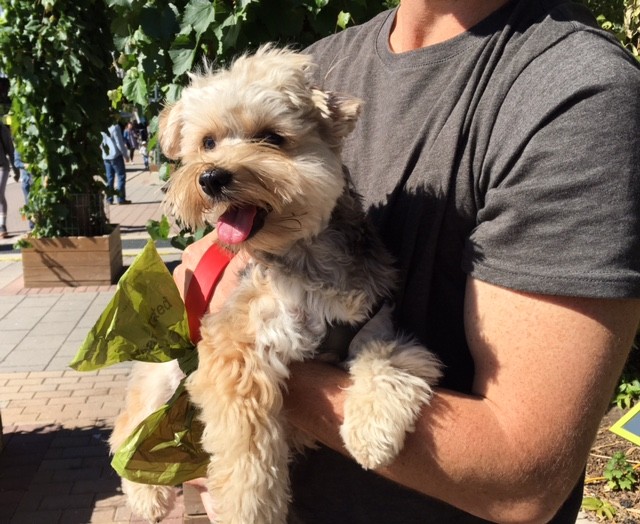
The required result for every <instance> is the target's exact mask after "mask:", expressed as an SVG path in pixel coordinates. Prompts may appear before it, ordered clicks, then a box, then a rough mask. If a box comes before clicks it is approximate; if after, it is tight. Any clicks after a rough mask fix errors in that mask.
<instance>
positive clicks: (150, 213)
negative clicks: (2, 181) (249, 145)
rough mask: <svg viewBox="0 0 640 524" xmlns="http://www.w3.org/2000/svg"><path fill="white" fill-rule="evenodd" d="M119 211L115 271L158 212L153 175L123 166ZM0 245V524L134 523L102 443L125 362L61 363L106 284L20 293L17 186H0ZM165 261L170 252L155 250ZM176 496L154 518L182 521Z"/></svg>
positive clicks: (94, 313)
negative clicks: (2, 202) (1, 195)
mask: <svg viewBox="0 0 640 524" xmlns="http://www.w3.org/2000/svg"><path fill="white" fill-rule="evenodd" d="M127 167H128V181H127V196H128V198H129V199H131V200H132V201H133V203H132V204H131V205H127V206H110V209H109V212H110V218H111V222H113V223H119V224H120V227H121V232H122V239H123V254H124V264H125V267H126V266H128V265H129V264H130V263H131V261H132V260H133V256H135V254H137V252H138V251H139V248H140V247H142V245H143V244H144V242H145V240H146V238H148V235H147V234H146V230H145V224H146V221H147V220H148V219H151V218H153V219H159V218H160V216H161V215H162V210H161V207H160V201H161V198H162V194H161V191H160V189H161V186H162V183H161V182H160V181H159V180H158V177H157V174H155V173H149V172H143V171H142V170H141V169H140V167H141V166H139V165H138V166H136V165H135V164H134V165H128V166H127ZM7 189H8V191H7V198H8V199H9V217H8V229H9V232H10V233H11V235H12V238H9V239H0V414H1V416H2V424H3V433H4V436H3V444H4V449H2V451H0V523H2V524H5V523H6V524H21V523H25V524H26V523H28V524H37V523H40V522H42V523H46V524H84V523H96V524H98V523H117V524H119V523H140V522H143V521H142V520H139V519H136V518H134V517H133V516H132V515H131V512H130V511H129V509H128V508H127V506H126V503H125V499H124V496H123V494H122V492H121V489H120V485H119V484H120V482H119V478H118V476H117V475H116V474H115V472H114V471H113V470H112V468H111V466H110V457H109V452H108V445H107V439H108V437H109V434H110V431H111V428H112V423H113V419H114V417H115V415H116V414H117V413H118V411H119V410H120V408H121V406H122V405H123V399H124V391H125V385H126V380H127V376H128V370H129V367H130V366H129V365H127V364H123V365H119V366H113V367H111V368H107V369H103V370H100V371H98V372H91V373H80V372H76V371H74V370H71V369H70V368H68V367H67V364H68V362H69V361H70V360H71V358H72V357H73V355H75V352H76V351H77V349H78V347H79V345H80V344H81V342H82V341H83V340H84V337H85V336H86V333H87V332H88V330H89V329H90V328H91V326H92V325H93V324H94V323H95V320H96V319H97V317H98V316H99V314H100V313H101V312H102V310H103V309H104V306H105V305H106V304H107V302H108V301H109V300H110V298H111V296H112V295H113V293H114V292H115V286H94V287H78V288H43V289H24V288H23V283H22V265H21V261H20V254H19V252H16V251H12V250H11V244H13V243H14V242H15V240H16V239H17V238H19V236H20V235H22V234H24V233H26V222H24V221H22V219H21V218H20V215H19V213H18V208H19V207H20V206H21V205H22V201H21V198H22V197H21V194H20V193H19V187H18V185H17V184H9V185H8V187H7ZM160 252H161V255H163V258H164V259H165V260H166V261H168V262H172V261H175V260H177V259H178V258H179V254H177V253H176V252H175V250H170V249H165V250H164V251H163V250H162V249H161V250H160ZM183 513H184V505H183V498H182V495H180V496H179V497H178V501H177V504H176V507H175V510H174V511H173V512H172V513H171V515H169V517H167V519H165V520H164V521H163V522H165V523H168V524H177V523H178V522H183Z"/></svg>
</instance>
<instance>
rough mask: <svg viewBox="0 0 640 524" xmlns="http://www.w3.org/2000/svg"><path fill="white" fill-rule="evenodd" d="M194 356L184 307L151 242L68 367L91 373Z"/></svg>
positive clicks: (121, 281)
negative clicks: (123, 364) (126, 364)
mask: <svg viewBox="0 0 640 524" xmlns="http://www.w3.org/2000/svg"><path fill="white" fill-rule="evenodd" d="M193 350H194V345H193V344H192V343H191V340H190V339H189V323H188V321H187V313H186V311H185V307H184V302H183V301H182V298H181V297H180V293H179V292H178V288H177V287H176V285H175V282H174V281H173V278H172V276H171V274H170V273H169V270H168V269H167V267H166V265H165V263H164V262H163V261H162V259H161V258H160V255H158V252H157V251H156V248H155V244H154V243H153V241H151V240H150V241H149V242H147V245H146V246H145V248H144V249H143V251H142V252H141V253H140V254H139V255H138V256H137V257H136V259H135V260H134V261H133V263H132V264H131V266H130V267H129V269H128V270H127V271H126V272H125V274H124V275H123V276H122V278H121V279H120V281H119V282H118V288H117V289H116V292H115V294H114V296H113V298H112V299H111V301H110V302H109V304H108V305H107V307H106V308H105V310H104V312H103V313H102V315H100V318H99V319H98V321H97V322H96V324H95V326H94V327H93V328H92V329H91V331H90V332H89V334H88V335H87V338H86V339H85V341H84V343H83V344H82V346H81V347H80V350H79V351H78V353H77V355H76V356H75V358H74V359H73V361H72V362H71V363H70V364H69V365H70V366H71V367H72V368H73V369H75V370H77V371H93V370H96V369H100V368H103V367H106V366H111V365H113V364H117V363H119V362H126V361H131V360H140V361H143V362H167V361H169V360H173V359H176V358H178V359H179V358H182V357H184V356H186V355H187V354H188V353H189V352H193Z"/></svg>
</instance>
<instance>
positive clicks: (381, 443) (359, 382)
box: [340, 351, 432, 469]
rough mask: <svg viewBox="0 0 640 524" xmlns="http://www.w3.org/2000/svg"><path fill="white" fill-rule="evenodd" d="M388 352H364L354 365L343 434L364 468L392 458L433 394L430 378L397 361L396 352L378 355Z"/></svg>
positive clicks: (345, 441) (384, 464) (347, 396)
mask: <svg viewBox="0 0 640 524" xmlns="http://www.w3.org/2000/svg"><path fill="white" fill-rule="evenodd" d="M384 353H385V352H384V351H380V352H375V353H370V354H368V355H361V356H360V357H358V358H356V359H355V360H354V361H353V363H352V365H351V366H350V373H351V378H352V381H353V383H352V385H351V386H350V387H349V389H348V390H347V392H346V399H345V405H344V423H343V424H342V427H341V428H340V435H341V436H342V440H343V442H344V444H345V447H346V448H347V450H348V451H349V453H351V455H352V456H353V457H354V458H355V459H356V461H357V462H358V463H359V464H360V465H361V466H362V467H364V468H365V469H375V468H379V467H382V466H386V465H388V464H389V463H391V462H392V461H393V460H394V458H395V457H396V456H397V455H398V453H399V452H400V450H401V449H402V447H403V445H404V440H405V436H406V433H407V432H412V431H413V430H414V428H415V421H416V419H417V418H418V415H419V413H420V409H421V407H422V405H423V404H428V403H429V401H430V399H431V396H432V389H431V385H430V382H429V380H426V379H425V378H424V377H419V376H416V374H414V373H411V372H409V371H407V370H406V369H403V368H401V367H397V366H396V365H394V362H393V360H394V357H393V356H391V357H390V358H385V357H382V356H380V355H382V354H384Z"/></svg>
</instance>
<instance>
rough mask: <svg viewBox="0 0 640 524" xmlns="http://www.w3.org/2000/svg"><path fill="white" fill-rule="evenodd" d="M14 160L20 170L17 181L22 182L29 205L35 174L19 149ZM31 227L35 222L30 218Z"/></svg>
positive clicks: (25, 201)
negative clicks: (28, 167)
mask: <svg viewBox="0 0 640 524" xmlns="http://www.w3.org/2000/svg"><path fill="white" fill-rule="evenodd" d="M13 162H14V165H15V166H16V168H18V171H19V176H18V178H17V180H16V182H20V185H21V186H22V194H23V196H24V203H25V205H27V204H29V193H30V192H31V185H32V184H33V176H32V175H31V173H29V171H28V170H27V165H26V164H25V163H24V162H23V161H22V157H21V156H20V153H19V152H18V150H17V149H16V150H14V152H13ZM14 178H15V174H14ZM29 229H33V222H31V220H29Z"/></svg>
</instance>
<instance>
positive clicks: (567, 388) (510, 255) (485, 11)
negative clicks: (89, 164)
mask: <svg viewBox="0 0 640 524" xmlns="http://www.w3.org/2000/svg"><path fill="white" fill-rule="evenodd" d="M307 52H308V53H309V54H311V55H312V56H313V58H314V61H315V62H316V63H317V64H318V69H317V73H316V83H317V85H319V86H321V87H322V88H323V89H325V90H328V91H331V92H334V93H345V94H347V95H352V96H357V97H359V98H360V99H362V100H364V102H365V103H364V107H363V110H362V115H361V118H360V119H359V120H358V122H357V125H356V128H355V130H354V132H353V134H352V135H350V136H349V137H348V138H347V142H346V143H345V145H344V150H343V160H344V164H345V165H346V167H347V168H348V169H349V171H350V173H351V176H352V180H353V183H354V186H355V188H356V190H357V191H358V192H359V193H361V194H362V195H363V199H364V202H365V205H366V206H367V208H368V210H369V215H370V217H371V219H372V220H373V222H374V224H375V225H376V227H377V229H378V230H379V232H380V234H381V235H382V238H383V241H384V242H385V244H386V246H387V248H388V249H389V250H390V251H391V252H392V254H393V255H394V256H395V258H396V260H397V261H398V268H399V270H400V282H399V284H400V286H399V293H398V295H397V296H396V308H395V320H396V323H397V327H398V328H399V329H400V330H402V331H404V332H406V333H407V334H410V335H413V336H415V337H416V338H417V339H418V340H419V341H420V342H421V343H423V344H424V345H425V346H427V347H428V348H429V349H431V350H432V351H434V352H436V353H437V354H438V356H439V357H440V358H441V359H442V361H443V363H444V364H445V367H444V376H443V379H442V381H441V384H440V386H439V387H438V388H436V393H435V395H434V398H433V399H432V402H431V404H430V405H429V406H428V407H425V408H424V409H423V410H422V413H421V416H420V418H419V420H418V421H417V423H416V427H415V431H413V432H412V433H410V434H408V435H407V439H406V442H405V446H404V448H403V450H402V451H401V452H400V454H399V455H398V457H397V458H396V460H394V461H393V462H392V463H391V464H389V465H388V466H386V467H384V468H379V469H378V470H376V471H375V472H373V471H365V470H363V469H362V468H361V467H360V466H359V465H358V464H357V463H355V461H354V460H353V459H352V458H351V457H350V456H349V454H348V452H347V451H346V450H345V448H344V446H343V445H342V441H341V437H340V434H339V427H340V424H341V422H342V420H343V413H344V399H345V391H346V390H347V388H348V387H349V385H350V380H349V376H348V374H346V373H345V372H344V371H343V370H342V369H340V368H337V367H332V366H329V365H327V364H325V363H321V362H315V361H308V362H303V363H298V364H294V365H293V366H292V368H291V376H290V379H289V381H288V384H287V393H286V396H285V410H284V412H285V413H287V415H288V422H289V423H290V424H291V425H292V426H293V427H295V428H296V429H298V430H300V431H302V432H305V433H308V434H309V435H310V437H311V438H312V439H313V440H315V441H316V442H318V443H320V444H321V445H320V446H319V447H318V448H317V449H313V450H306V452H305V453H304V455H300V456H296V457H295V458H294V459H293V460H292V493H291V499H292V506H291V511H290V515H291V519H290V521H291V522H295V523H296V524H298V523H313V524H334V523H349V524H377V523H380V524H382V523H384V524H418V523H420V524H424V523H428V524H434V523H437V524H451V523H454V522H455V523H456V524H462V523H464V524H480V523H487V522H499V523H527V524H542V523H545V524H547V523H553V524H571V523H575V521H576V516H577V514H578V511H579V509H580V504H581V501H582V491H583V489H582V488H583V480H584V468H585V464H586V462H587V458H588V455H589V450H590V447H591V445H592V442H593V439H594V437H595V435H596V433H597V430H598V427H599V424H600V421H601V418H602V415H603V413H604V412H605V410H606V408H607V406H608V404H609V402H610V399H611V395H612V392H613V390H614V388H615V384H616V382H617V380H618V378H619V376H620V373H621V371H622V369H623V366H624V363H625V360H626V358H627V356H628V354H629V350H630V347H631V344H632V341H633V338H634V334H635V333H636V330H637V328H638V321H639V319H640V257H639V256H638V254H639V253H640V143H639V140H640V97H638V93H639V92H640V68H639V67H638V63H637V61H636V60H635V59H634V58H633V57H632V56H631V55H629V54H628V53H626V52H625V51H624V50H623V49H621V48H620V46H619V44H618V43H617V42H616V41H615V39H614V38H612V37H611V36H610V35H609V34H608V33H606V32H605V31H603V30H601V29H600V28H599V27H598V24H597V23H596V20H595V19H594V18H593V16H592V15H591V14H590V13H588V12H587V10H586V9H585V8H584V7H582V6H581V5H579V4H578V3H573V2H569V1H566V0H545V1H544V2H541V1H534V0H458V1H456V2H450V1H441V0H402V2H400V4H399V7H398V8H396V9H393V10H389V11H386V12H384V13H382V14H380V15H378V16H377V17H375V18H373V19H372V20H371V21H369V22H367V23H365V24H363V25H361V26H355V27H353V28H349V29H347V30H345V31H342V32H340V33H337V34H335V35H333V36H330V37H329V38H327V39H325V40H322V41H320V42H318V43H316V44H314V45H313V46H312V47H311V48H310V49H307ZM214 233H215V232H214ZM214 239H215V234H212V235H207V236H205V237H204V238H203V239H202V240H200V241H199V242H195V243H193V244H191V245H190V246H189V247H188V248H187V250H185V252H184V255H183V264H182V265H181V266H179V267H178V268H176V270H175V272H174V278H175V280H176V282H177V284H178V287H179V288H181V289H186V286H185V284H186V285H188V281H189V279H190V278H192V276H193V271H194V269H195V267H196V265H197V263H198V262H199V261H200V259H201V254H202V253H203V252H204V251H206V249H207V247H208V245H209V244H210V243H211V242H213V240H214ZM243 264H244V261H243V260H242V259H239V257H238V256H236V257H235V258H234V260H232V262H231V265H230V266H228V267H227V269H226V271H225V273H224V276H223V278H222V279H221V280H220V283H219V284H218V287H217V288H216V292H215V293H214V296H213V301H212V303H211V308H210V310H211V311H215V310H216V308H217V307H220V305H221V304H223V303H224V299H225V293H228V292H229V291H228V290H229V289H234V282H233V279H234V278H235V275H236V274H237V272H238V271H241V270H242V267H243ZM204 491H205V495H206V489H205V490H204ZM215 502H216V501H213V504H212V505H211V504H209V505H208V506H207V507H210V508H211V507H213V508H214V507H215Z"/></svg>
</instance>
